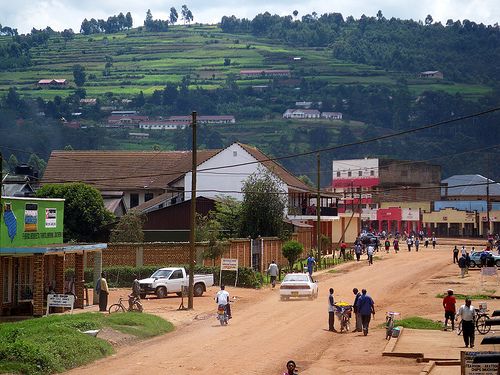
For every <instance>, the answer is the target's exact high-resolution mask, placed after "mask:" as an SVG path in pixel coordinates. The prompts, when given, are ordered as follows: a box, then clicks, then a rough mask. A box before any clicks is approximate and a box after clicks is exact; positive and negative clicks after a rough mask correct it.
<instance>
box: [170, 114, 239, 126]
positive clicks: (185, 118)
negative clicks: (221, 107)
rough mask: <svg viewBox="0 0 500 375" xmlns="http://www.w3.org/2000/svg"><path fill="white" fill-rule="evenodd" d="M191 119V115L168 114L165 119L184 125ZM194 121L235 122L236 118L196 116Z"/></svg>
mask: <svg viewBox="0 0 500 375" xmlns="http://www.w3.org/2000/svg"><path fill="white" fill-rule="evenodd" d="M192 120H193V119H192V117H191V116H170V117H169V118H168V119H167V121H170V122H173V123H181V124H184V125H190V124H191V122H192ZM196 122H197V123H198V124H235V123H236V119H235V118H234V116H232V115H221V116H218V115H215V116H197V117H196Z"/></svg>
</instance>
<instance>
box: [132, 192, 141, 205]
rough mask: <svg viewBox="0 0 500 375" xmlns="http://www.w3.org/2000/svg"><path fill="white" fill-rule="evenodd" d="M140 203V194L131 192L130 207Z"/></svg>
mask: <svg viewBox="0 0 500 375" xmlns="http://www.w3.org/2000/svg"><path fill="white" fill-rule="evenodd" d="M138 205H139V194H137V193H132V194H130V208H132V207H135V206H138Z"/></svg>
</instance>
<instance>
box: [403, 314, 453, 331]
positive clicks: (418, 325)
mask: <svg viewBox="0 0 500 375" xmlns="http://www.w3.org/2000/svg"><path fill="white" fill-rule="evenodd" d="M394 326H395V327H397V326H400V327H405V328H412V329H434V330H441V329H442V328H443V324H442V323H441V322H435V321H434V320H431V319H425V318H421V317H419V316H411V317H409V318H406V319H401V320H396V321H395V322H394Z"/></svg>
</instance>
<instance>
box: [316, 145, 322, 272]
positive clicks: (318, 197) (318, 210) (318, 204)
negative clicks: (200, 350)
mask: <svg viewBox="0 0 500 375" xmlns="http://www.w3.org/2000/svg"><path fill="white" fill-rule="evenodd" d="M317 164H318V186H317V190H318V191H317V195H316V215H317V220H316V222H317V223H318V225H317V227H316V234H317V240H316V241H317V242H318V262H319V261H320V260H321V169H320V168H321V159H320V153H319V152H318V154H317Z"/></svg>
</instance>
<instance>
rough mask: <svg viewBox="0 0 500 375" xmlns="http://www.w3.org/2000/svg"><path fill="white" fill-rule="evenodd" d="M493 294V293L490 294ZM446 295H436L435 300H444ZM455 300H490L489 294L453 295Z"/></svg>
mask: <svg viewBox="0 0 500 375" xmlns="http://www.w3.org/2000/svg"><path fill="white" fill-rule="evenodd" d="M493 293H495V291H493V292H492V293H491V294H493ZM447 295H448V294H446V293H439V294H436V298H444V297H445V296H447ZM453 295H454V296H455V298H456V299H463V300H465V299H466V298H470V299H471V300H472V301H474V300H483V299H491V295H489V294H453Z"/></svg>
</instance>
